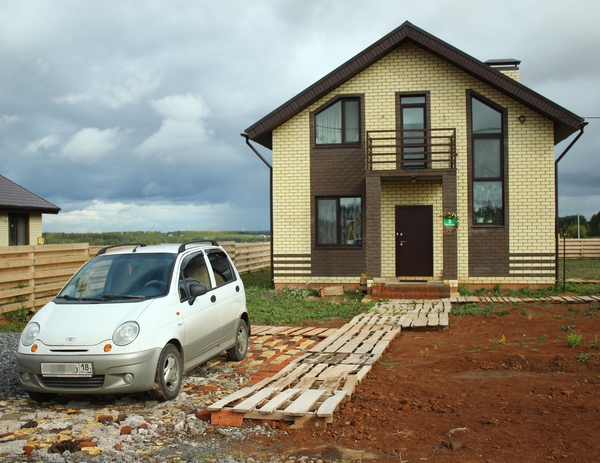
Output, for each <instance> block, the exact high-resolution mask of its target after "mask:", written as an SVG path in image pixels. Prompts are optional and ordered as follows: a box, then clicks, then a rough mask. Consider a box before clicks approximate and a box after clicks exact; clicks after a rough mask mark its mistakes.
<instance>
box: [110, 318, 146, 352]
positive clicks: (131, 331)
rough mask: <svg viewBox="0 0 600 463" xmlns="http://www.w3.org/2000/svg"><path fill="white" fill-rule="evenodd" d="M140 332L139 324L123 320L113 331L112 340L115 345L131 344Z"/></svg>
mask: <svg viewBox="0 0 600 463" xmlns="http://www.w3.org/2000/svg"><path fill="white" fill-rule="evenodd" d="M139 333H140V326H139V325H138V324H137V323H136V322H125V323H123V324H122V325H121V326H119V327H118V328H117V329H116V330H115V332H114V333H113V336H112V340H113V342H114V343H115V344H116V345H117V346H126V345H127V344H131V343H132V342H133V341H134V340H135V338H137V335H138V334H139Z"/></svg>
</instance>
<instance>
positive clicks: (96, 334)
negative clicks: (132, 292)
mask: <svg viewBox="0 0 600 463" xmlns="http://www.w3.org/2000/svg"><path fill="white" fill-rule="evenodd" d="M153 301H154V300H153V299H152V300H144V301H140V302H125V303H118V302H112V303H103V304H81V303H78V304H56V303H54V302H49V303H48V304H47V305H46V306H44V308H43V309H42V310H40V311H39V312H38V313H37V314H36V315H35V317H34V318H33V319H32V321H35V322H37V323H39V325H40V334H39V336H38V339H39V341H41V342H42V343H44V344H45V345H47V346H69V347H73V346H95V345H97V344H99V343H101V342H105V341H107V340H110V339H111V338H112V335H113V333H114V331H115V329H117V328H118V327H119V326H120V325H121V324H122V323H124V322H126V321H130V320H134V321H135V320H137V319H138V318H139V317H140V315H141V314H142V313H143V312H144V310H146V309H147V308H148V306H149V305H150V304H152V302H153Z"/></svg>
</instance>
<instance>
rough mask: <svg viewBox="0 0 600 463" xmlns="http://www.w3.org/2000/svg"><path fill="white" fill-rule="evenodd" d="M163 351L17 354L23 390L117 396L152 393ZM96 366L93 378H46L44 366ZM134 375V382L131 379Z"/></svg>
mask: <svg viewBox="0 0 600 463" xmlns="http://www.w3.org/2000/svg"><path fill="white" fill-rule="evenodd" d="M160 351H161V350H160V348H156V349H151V350H147V351H144V352H136V353H132V354H113V355H111V354H105V355H86V356H79V355H48V354H43V355H35V354H23V353H17V367H18V375H19V380H20V382H21V385H22V386H23V389H25V390H26V391H31V392H41V393H67V394H113V393H114V394H116V393H124V394H127V393H133V392H141V391H149V390H150V389H152V387H153V386H154V380H155V376H156V366H157V364H158V358H159V356H160ZM79 362H90V363H92V365H93V373H94V374H93V376H91V377H49V376H42V367H41V364H42V363H79ZM128 375H133V379H131V377H130V376H128Z"/></svg>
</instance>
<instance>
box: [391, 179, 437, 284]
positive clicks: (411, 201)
mask: <svg viewBox="0 0 600 463" xmlns="http://www.w3.org/2000/svg"><path fill="white" fill-rule="evenodd" d="M424 204H426V205H433V277H434V278H436V279H439V280H441V279H442V274H443V266H444V264H443V260H442V259H443V238H442V236H443V224H442V220H441V219H439V220H436V219H438V218H439V217H440V216H442V214H443V213H444V211H443V206H442V184H441V182H439V181H435V180H421V179H419V180H418V181H417V182H416V183H414V184H413V183H411V182H408V181H406V180H405V181H398V182H385V183H383V184H382V185H381V264H382V265H381V276H382V277H390V278H394V277H395V276H396V239H395V237H396V208H395V207H396V206H418V205H424Z"/></svg>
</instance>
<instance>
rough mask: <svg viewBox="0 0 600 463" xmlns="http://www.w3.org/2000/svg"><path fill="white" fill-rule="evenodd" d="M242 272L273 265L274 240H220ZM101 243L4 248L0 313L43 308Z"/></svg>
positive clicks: (0, 253) (0, 261) (0, 250)
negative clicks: (243, 241)
mask: <svg viewBox="0 0 600 463" xmlns="http://www.w3.org/2000/svg"><path fill="white" fill-rule="evenodd" d="M220 244H221V246H223V248H225V250H226V251H227V253H228V254H229V256H230V257H231V259H232V260H233V261H234V262H235V265H236V267H237V269H238V271H239V272H240V273H250V272H254V271H257V270H261V269H263V268H267V267H269V266H270V264H271V245H270V243H234V242H223V243H220ZM100 249H101V246H89V245H88V244H87V243H83V244H53V245H44V246H6V247H0V314H3V313H6V312H12V311H14V310H18V309H20V308H21V307H25V309H27V310H39V309H41V308H42V307H43V306H44V304H46V303H47V302H49V301H51V300H52V299H53V298H54V296H56V294H57V293H58V291H60V289H61V288H62V287H63V286H64V285H65V283H66V282H67V281H68V279H69V278H71V276H72V275H73V274H74V273H75V271H77V269H78V268H79V267H81V266H82V265H83V264H84V263H85V262H87V261H88V260H89V259H90V258H92V257H94V256H95V255H96V254H97V253H98V251H99V250H100Z"/></svg>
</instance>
